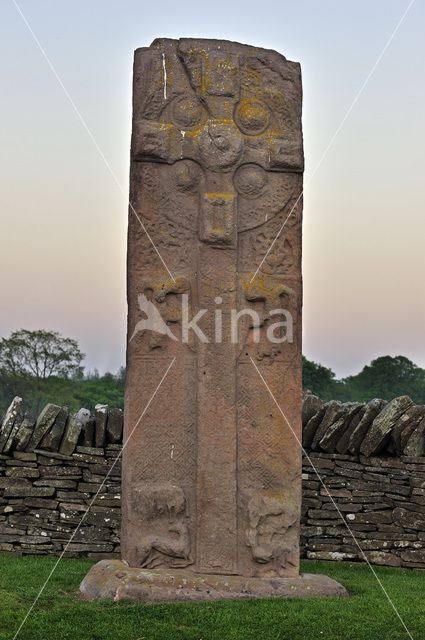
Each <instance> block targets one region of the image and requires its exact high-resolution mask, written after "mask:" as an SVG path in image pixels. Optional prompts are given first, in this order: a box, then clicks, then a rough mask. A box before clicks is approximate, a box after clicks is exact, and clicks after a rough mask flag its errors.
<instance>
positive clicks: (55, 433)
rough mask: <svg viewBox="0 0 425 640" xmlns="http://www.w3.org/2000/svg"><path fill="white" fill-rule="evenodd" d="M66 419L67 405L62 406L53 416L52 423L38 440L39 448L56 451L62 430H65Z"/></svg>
mask: <svg viewBox="0 0 425 640" xmlns="http://www.w3.org/2000/svg"><path fill="white" fill-rule="evenodd" d="M67 420H68V407H62V408H61V410H60V411H59V413H58V415H57V416H56V418H55V421H54V423H53V425H52V426H51V427H50V429H49V431H48V432H47V433H46V435H45V436H44V438H43V439H42V440H41V442H40V445H39V447H40V449H46V450H47V451H58V449H59V446H60V443H61V440H62V437H63V432H64V431H65V425H66V421H67Z"/></svg>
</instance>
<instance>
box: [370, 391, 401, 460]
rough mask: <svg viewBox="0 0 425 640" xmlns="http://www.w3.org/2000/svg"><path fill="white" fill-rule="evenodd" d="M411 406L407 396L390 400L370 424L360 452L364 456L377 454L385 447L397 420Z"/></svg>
mask: <svg viewBox="0 0 425 640" xmlns="http://www.w3.org/2000/svg"><path fill="white" fill-rule="evenodd" d="M412 405H413V402H412V400H411V399H410V398H409V397H408V396H400V397H399V398H394V400H391V402H389V403H388V404H387V405H386V406H385V407H384V408H383V409H382V411H381V412H380V413H379V414H378V415H377V416H376V418H375V419H374V421H373V422H372V426H371V427H370V429H369V431H368V433H367V434H366V436H365V438H364V440H363V442H362V444H361V446H360V451H361V453H363V454H364V455H365V456H367V457H368V456H372V455H374V454H376V453H378V452H379V451H380V450H381V449H382V448H383V447H384V445H385V442H386V441H387V439H388V437H389V435H390V433H391V431H392V429H393V427H394V425H395V424H396V422H397V420H398V419H399V418H400V417H401V416H402V415H403V413H405V412H406V411H407V410H408V409H409V408H410V407H411V406H412Z"/></svg>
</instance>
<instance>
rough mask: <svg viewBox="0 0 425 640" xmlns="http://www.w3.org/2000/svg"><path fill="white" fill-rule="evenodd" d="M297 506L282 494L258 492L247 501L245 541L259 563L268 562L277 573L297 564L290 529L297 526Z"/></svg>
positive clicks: (253, 557)
mask: <svg viewBox="0 0 425 640" xmlns="http://www.w3.org/2000/svg"><path fill="white" fill-rule="evenodd" d="M298 519H299V507H298V506H296V505H295V504H292V503H289V502H287V501H285V499H284V498H283V497H280V496H279V497H275V496H268V495H265V494H258V495H256V496H253V497H252V498H251V499H250V501H249V503H248V522H249V527H248V528H247V530H246V544H247V545H248V547H250V548H251V553H252V559H253V560H254V561H255V562H258V563H260V564H268V563H270V565H271V567H270V569H271V571H273V572H275V574H276V575H280V573H281V570H282V569H287V568H288V566H289V565H292V566H296V559H295V558H294V557H293V540H291V539H288V533H289V531H290V529H291V528H292V527H294V526H297V523H298Z"/></svg>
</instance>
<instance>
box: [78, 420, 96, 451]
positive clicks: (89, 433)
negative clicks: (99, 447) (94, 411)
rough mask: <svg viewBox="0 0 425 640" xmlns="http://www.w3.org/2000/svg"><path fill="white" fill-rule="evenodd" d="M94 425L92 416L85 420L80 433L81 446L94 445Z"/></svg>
mask: <svg viewBox="0 0 425 640" xmlns="http://www.w3.org/2000/svg"><path fill="white" fill-rule="evenodd" d="M95 425H96V421H95V419H94V418H93V417H91V416H90V418H89V419H88V420H87V422H86V424H85V425H84V428H83V430H82V432H81V435H80V441H81V444H82V446H83V447H93V446H94V433H95Z"/></svg>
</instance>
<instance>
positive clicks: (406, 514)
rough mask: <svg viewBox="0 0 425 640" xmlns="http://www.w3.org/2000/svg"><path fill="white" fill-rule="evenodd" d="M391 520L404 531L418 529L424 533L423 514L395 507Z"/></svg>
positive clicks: (424, 516) (424, 517)
mask: <svg viewBox="0 0 425 640" xmlns="http://www.w3.org/2000/svg"><path fill="white" fill-rule="evenodd" d="M393 520H394V523H395V524H398V525H400V526H401V527H404V528H405V529H419V530H421V531H425V514H424V513H416V512H415V511H410V509H404V508H403V507H397V508H396V509H394V511H393Z"/></svg>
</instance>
